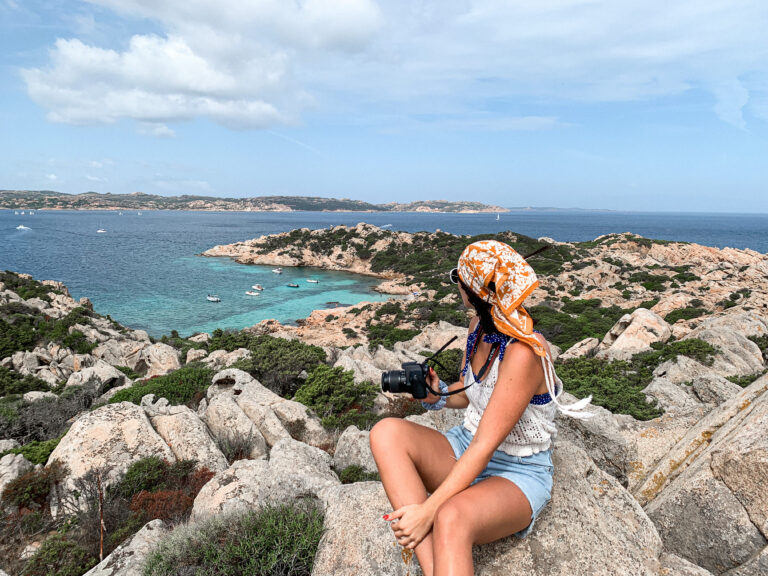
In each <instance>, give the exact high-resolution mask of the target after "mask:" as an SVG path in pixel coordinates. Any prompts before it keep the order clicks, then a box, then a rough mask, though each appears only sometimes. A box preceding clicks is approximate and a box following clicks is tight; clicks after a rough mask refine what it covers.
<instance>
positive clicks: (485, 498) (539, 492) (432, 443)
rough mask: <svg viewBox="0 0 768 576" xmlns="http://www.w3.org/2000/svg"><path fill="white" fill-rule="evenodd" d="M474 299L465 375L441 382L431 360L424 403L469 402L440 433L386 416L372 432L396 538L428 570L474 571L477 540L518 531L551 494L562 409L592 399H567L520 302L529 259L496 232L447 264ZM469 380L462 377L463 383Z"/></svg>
mask: <svg viewBox="0 0 768 576" xmlns="http://www.w3.org/2000/svg"><path fill="white" fill-rule="evenodd" d="M450 279H451V282H453V283H454V284H458V289H459V294H461V298H462V301H463V303H464V305H465V306H467V307H469V308H472V309H474V311H475V314H476V315H475V317H474V318H473V319H472V321H471V322H470V325H469V330H468V336H467V346H466V352H465V355H464V363H463V370H462V374H463V375H464V380H463V381H459V382H455V383H453V384H451V385H447V384H446V383H444V382H442V381H441V380H439V379H438V377H437V374H435V372H434V370H432V369H431V368H430V371H429V375H428V384H429V385H430V387H431V388H432V389H433V390H438V388H439V390H440V392H441V394H445V393H446V392H449V391H454V392H455V391H457V390H462V391H460V392H458V393H455V394H453V395H450V396H440V395H435V394H432V393H431V392H430V393H429V394H428V396H427V398H426V399H425V400H424V401H423V402H422V403H423V404H424V407H425V408H426V409H428V410H440V409H442V408H444V407H445V406H448V407H449V408H466V412H465V416H464V422H463V425H462V426H456V427H454V428H452V429H450V430H448V431H447V432H445V433H441V432H438V431H436V430H433V429H431V428H427V427H425V426H421V425H419V424H415V423H413V422H408V421H407V420H401V419H398V418H387V419H385V420H382V421H381V422H379V423H378V424H377V425H376V426H375V427H374V428H373V430H371V435H370V442H371V449H372V451H373V455H374V458H375V460H376V465H377V466H378V469H379V474H380V476H381V481H382V483H383V484H384V489H385V490H386V493H387V497H388V498H389V501H390V503H391V504H392V507H393V508H394V511H393V512H390V513H389V514H386V515H385V516H384V519H385V520H391V527H392V530H393V531H394V533H395V536H396V538H397V541H398V543H399V544H400V545H401V546H403V547H405V548H408V549H413V550H415V552H416V556H417V557H418V559H419V564H420V565H421V568H422V570H423V572H424V574H426V575H427V576H432V575H441V576H442V575H445V574H473V564H472V545H473V544H484V543H487V542H492V541H494V540H498V539H499V538H504V537H505V536H509V535H510V534H515V535H517V536H519V537H523V536H525V535H526V534H528V532H530V530H531V528H532V527H533V523H534V521H535V519H536V517H537V516H538V514H539V513H540V512H541V510H542V508H544V505H545V504H546V503H547V502H548V501H549V499H550V493H551V489H552V473H553V468H552V440H553V439H554V437H555V434H556V428H555V424H554V418H555V412H556V410H557V409H559V410H560V411H562V412H563V413H566V414H569V415H572V416H575V417H578V418H586V417H588V416H590V414H589V413H588V412H582V410H583V409H584V407H585V406H586V405H587V404H588V403H589V401H590V399H589V398H587V399H584V400H581V401H579V402H577V403H576V404H573V405H570V406H563V405H562V404H561V403H560V402H559V399H558V396H559V395H560V394H561V392H562V385H561V384H560V383H559V380H558V379H557V377H556V375H555V372H554V368H553V366H552V362H551V359H550V356H549V345H548V344H547V342H546V340H545V339H544V337H543V336H542V335H541V334H539V333H537V332H534V331H533V321H532V320H531V317H530V316H529V315H528V313H527V312H526V311H525V309H524V308H523V307H522V302H523V300H525V298H527V297H528V295H530V293H531V292H533V290H534V289H535V288H536V287H537V286H538V280H537V279H536V274H535V273H534V271H533V269H532V268H531V267H530V265H529V264H528V263H527V262H526V261H525V260H524V259H523V257H522V256H520V255H519V254H518V253H517V252H515V251H514V250H513V249H512V248H510V247H509V246H507V245H506V244H503V243H501V242H497V241H495V240H484V241H481V242H475V243H474V244H471V245H469V246H467V248H466V249H465V250H464V252H463V253H462V255H461V258H460V259H459V264H458V268H455V269H454V270H451V273H450ZM465 387H466V388H465Z"/></svg>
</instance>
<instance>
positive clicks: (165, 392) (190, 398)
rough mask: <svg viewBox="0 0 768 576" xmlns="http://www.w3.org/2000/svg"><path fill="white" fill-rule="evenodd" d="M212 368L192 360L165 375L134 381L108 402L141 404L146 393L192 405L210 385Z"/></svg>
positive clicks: (173, 403) (173, 402)
mask: <svg viewBox="0 0 768 576" xmlns="http://www.w3.org/2000/svg"><path fill="white" fill-rule="evenodd" d="M213 374H214V373H213V370H211V369H210V368H208V367H207V366H205V365H204V364H201V363H199V362H193V363H192V364H187V365H186V366H184V367H182V368H179V369H178V370H176V371H175V372H171V373H170V374H166V375H165V376H157V377H155V378H152V379H150V380H146V381H140V382H137V383H135V384H134V385H133V386H131V387H130V388H126V389H125V390H120V391H119V392H117V393H116V394H115V395H114V396H112V398H111V399H110V400H109V402H110V404H116V403H118V402H133V403H134V404H141V399H142V398H143V397H144V396H145V395H147V394H154V395H155V396H156V397H158V398H165V399H167V400H168V402H170V403H171V404H172V405H174V406H176V405H179V404H187V405H193V404H197V402H199V401H200V399H202V396H203V394H204V393H205V391H206V390H207V389H208V387H209V386H210V385H211V380H212V379H213Z"/></svg>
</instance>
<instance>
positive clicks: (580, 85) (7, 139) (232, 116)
mask: <svg viewBox="0 0 768 576" xmlns="http://www.w3.org/2000/svg"><path fill="white" fill-rule="evenodd" d="M767 30H768V2H765V1H764V0H696V1H694V0H678V1H677V2H674V3H671V2H668V1H666V0H664V1H662V0H642V1H640V0H621V1H618V2H617V1H615V0H613V1H610V0H538V1H537V2H522V1H501V0H441V1H439V2H438V1H433V0H411V1H404V0H388V1H387V2H386V3H385V2H383V0H378V1H377V0H296V1H293V2H287V1H285V0H218V1H217V2H211V1H209V0H88V1H74V0H0V157H2V161H1V162H0V189H51V190H58V191H62V192H68V193H81V192H85V191H89V190H93V191H97V192H113V193H127V192H135V191H141V192H145V193H149V194H164V195H176V194H183V193H188V194H205V195H213V196H229V197H242V196H259V195H275V194H277V195H283V194H285V195H309V196H332V197H345V198H355V199H361V200H367V201H371V202H389V201H399V202H408V201H412V200H416V199H445V200H479V201H482V202H486V203H489V204H498V205H501V206H507V207H515V206H557V207H564V208H565V207H580V208H606V209H616V210H663V211H670V210H673V211H675V210H680V211H690V210H695V211H722V212H768V193H766V188H768V186H767V184H768V168H767V167H766V166H767V165H768V162H766V159H768V34H767V33H766V31H767Z"/></svg>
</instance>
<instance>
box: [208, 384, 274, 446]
mask: <svg viewBox="0 0 768 576" xmlns="http://www.w3.org/2000/svg"><path fill="white" fill-rule="evenodd" d="M200 417H201V418H202V420H203V422H205V424H206V425H207V426H208V429H209V430H210V433H211V435H212V436H213V438H214V439H215V440H217V441H218V443H219V444H222V443H230V444H232V443H238V444H243V443H250V444H251V451H250V457H251V458H264V457H266V455H267V442H266V440H265V439H264V436H263V435H262V434H261V432H260V431H259V428H258V427H257V426H256V425H255V424H254V423H253V422H252V421H251V419H250V418H248V416H246V414H245V412H243V410H242V409H241V408H240V406H238V404H237V402H235V400H234V398H233V397H232V396H229V395H225V394H220V395H217V396H214V397H213V398H211V400H210V401H209V402H208V405H207V407H206V408H205V410H204V412H203V413H202V414H200Z"/></svg>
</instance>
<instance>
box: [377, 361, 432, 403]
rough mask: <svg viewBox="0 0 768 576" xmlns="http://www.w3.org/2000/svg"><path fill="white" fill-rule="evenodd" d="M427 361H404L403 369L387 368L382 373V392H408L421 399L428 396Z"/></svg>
mask: <svg viewBox="0 0 768 576" xmlns="http://www.w3.org/2000/svg"><path fill="white" fill-rule="evenodd" d="M428 371H429V368H428V367H427V363H426V362H424V363H423V364H419V363H418V362H404V363H403V364H402V369H401V370H387V371H386V372H384V373H383V374H382V375H381V390H382V392H392V393H393V394H400V393H403V392H408V393H410V394H411V396H413V397H414V398H416V399H418V400H420V399H422V398H426V397H427V373H428Z"/></svg>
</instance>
